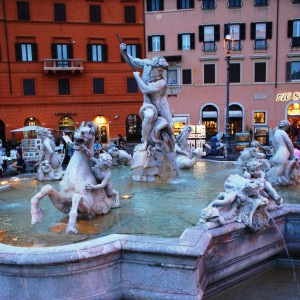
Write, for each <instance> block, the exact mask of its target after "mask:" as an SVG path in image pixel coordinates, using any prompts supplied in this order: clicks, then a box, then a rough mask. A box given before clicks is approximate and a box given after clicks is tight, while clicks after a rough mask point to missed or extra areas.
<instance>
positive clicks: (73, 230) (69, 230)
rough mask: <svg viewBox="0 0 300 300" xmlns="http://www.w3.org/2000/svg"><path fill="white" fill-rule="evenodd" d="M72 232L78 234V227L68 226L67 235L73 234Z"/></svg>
mask: <svg viewBox="0 0 300 300" xmlns="http://www.w3.org/2000/svg"><path fill="white" fill-rule="evenodd" d="M71 232H73V233H75V234H77V233H78V231H77V228H76V226H71V225H68V226H67V229H66V234H69V233H71Z"/></svg>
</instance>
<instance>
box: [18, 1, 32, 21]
mask: <svg viewBox="0 0 300 300" xmlns="http://www.w3.org/2000/svg"><path fill="white" fill-rule="evenodd" d="M17 11H18V20H19V21H29V20H30V11H29V3H28V2H23V1H17Z"/></svg>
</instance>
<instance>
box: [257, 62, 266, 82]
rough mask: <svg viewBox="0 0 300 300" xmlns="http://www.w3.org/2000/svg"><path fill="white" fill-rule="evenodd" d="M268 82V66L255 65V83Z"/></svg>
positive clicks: (262, 63)
mask: <svg viewBox="0 0 300 300" xmlns="http://www.w3.org/2000/svg"><path fill="white" fill-rule="evenodd" d="M266 81H267V64H266V63H265V62H255V63H254V82H266Z"/></svg>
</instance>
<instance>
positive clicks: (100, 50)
mask: <svg viewBox="0 0 300 300" xmlns="http://www.w3.org/2000/svg"><path fill="white" fill-rule="evenodd" d="M87 60H88V61H94V62H101V61H107V45H104V44H87Z"/></svg>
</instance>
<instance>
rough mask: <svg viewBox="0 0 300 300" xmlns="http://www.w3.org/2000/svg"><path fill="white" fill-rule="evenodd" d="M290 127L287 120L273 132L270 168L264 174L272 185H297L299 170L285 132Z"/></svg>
mask: <svg viewBox="0 0 300 300" xmlns="http://www.w3.org/2000/svg"><path fill="white" fill-rule="evenodd" d="M290 126H291V124H290V122H289V121H288V120H282V121H280V122H279V124H278V127H276V128H275V129H274V132H273V137H272V147H273V156H272V157H271V159H270V164H271V168H270V170H268V171H267V172H266V178H267V179H268V181H270V182H271V183H272V184H274V185H291V184H297V183H299V170H298V164H297V158H296V157H295V156H294V146H293V143H292V141H291V139H290V138H289V136H288V134H287V132H286V130H288V129H289V127H290Z"/></svg>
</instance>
